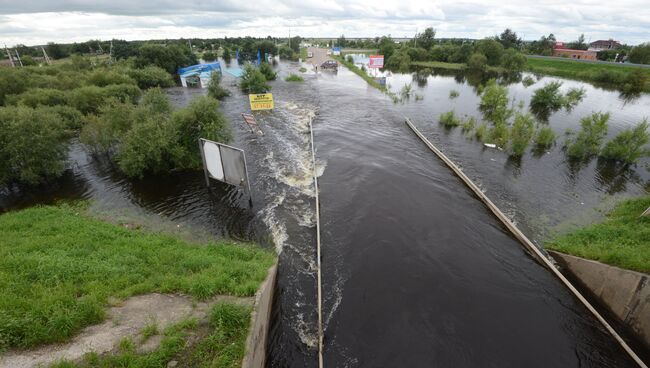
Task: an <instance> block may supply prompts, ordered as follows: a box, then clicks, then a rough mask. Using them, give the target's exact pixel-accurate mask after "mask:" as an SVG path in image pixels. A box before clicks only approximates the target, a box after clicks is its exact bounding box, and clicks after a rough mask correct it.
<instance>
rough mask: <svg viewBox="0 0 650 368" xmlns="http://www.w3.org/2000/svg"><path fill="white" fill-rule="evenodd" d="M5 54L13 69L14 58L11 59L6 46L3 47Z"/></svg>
mask: <svg viewBox="0 0 650 368" xmlns="http://www.w3.org/2000/svg"><path fill="white" fill-rule="evenodd" d="M5 52H6V53H7V57H8V58H9V62H10V63H11V66H12V67H13V68H15V67H16V64H14V58H13V57H11V51H9V49H8V48H7V45H5Z"/></svg>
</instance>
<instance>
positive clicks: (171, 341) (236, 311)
mask: <svg viewBox="0 0 650 368" xmlns="http://www.w3.org/2000/svg"><path fill="white" fill-rule="evenodd" d="M250 313H251V309H250V307H244V306H238V305H233V304H228V303H219V304H216V305H215V306H214V307H212V310H211V311H210V316H209V321H208V323H209V329H210V332H209V333H208V335H207V336H205V337H203V338H202V339H200V340H199V341H196V342H194V343H193V344H192V345H191V346H187V344H186V342H187V338H188V336H189V334H190V333H191V332H192V331H193V330H196V329H197V327H198V324H197V321H196V320H193V319H190V320H186V321H183V322H181V323H179V324H176V325H173V326H170V327H168V328H167V329H165V331H164V332H163V335H164V336H163V339H162V341H161V343H160V347H159V348H158V349H156V350H154V351H153V352H150V353H146V354H137V353H136V352H135V348H134V345H133V343H132V342H125V343H123V344H122V343H121V344H120V351H119V352H118V353H116V354H110V355H103V356H100V355H97V354H94V353H91V354H88V355H86V356H85V358H84V360H83V361H82V362H79V363H73V362H68V361H62V362H59V363H57V364H55V365H54V366H53V367H52V368H113V367H129V368H165V367H166V366H167V363H168V362H169V361H171V360H177V362H178V366H179V367H214V368H234V367H240V366H241V361H242V359H243V358H244V354H245V344H246V336H247V335H248V327H249V323H250Z"/></svg>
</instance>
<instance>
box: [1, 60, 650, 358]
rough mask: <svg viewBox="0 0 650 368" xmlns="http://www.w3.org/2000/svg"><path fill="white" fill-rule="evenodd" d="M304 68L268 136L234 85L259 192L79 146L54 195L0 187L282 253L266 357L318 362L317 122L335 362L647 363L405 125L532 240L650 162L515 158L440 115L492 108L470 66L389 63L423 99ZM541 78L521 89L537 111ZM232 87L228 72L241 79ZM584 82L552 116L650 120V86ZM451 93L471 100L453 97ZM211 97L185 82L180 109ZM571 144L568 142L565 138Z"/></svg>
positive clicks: (555, 122) (641, 186)
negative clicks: (407, 69) (139, 175)
mask: <svg viewBox="0 0 650 368" xmlns="http://www.w3.org/2000/svg"><path fill="white" fill-rule="evenodd" d="M299 67H300V65H298V64H296V63H293V64H283V63H282V64H280V65H279V67H278V69H279V71H280V76H279V78H278V81H276V82H273V83H272V85H273V90H272V92H273V94H274V98H275V101H276V110H274V111H273V112H270V113H268V112H267V113H259V114H257V118H258V121H259V122H260V123H261V126H262V129H263V130H264V132H265V134H264V136H257V135H253V134H251V133H249V132H248V130H247V129H246V128H245V127H244V126H243V125H242V123H241V118H240V116H239V114H240V113H241V112H247V111H248V101H247V98H246V96H244V95H242V94H241V93H240V92H239V91H238V90H237V88H235V87H233V86H229V89H230V90H231V91H232V92H233V96H232V97H230V98H228V99H226V101H225V102H224V103H223V104H222V106H223V109H224V112H225V113H226V115H227V116H229V117H230V119H231V121H232V122H233V129H234V130H235V136H236V138H235V141H234V142H231V144H232V145H234V146H237V147H240V148H243V149H244V150H245V151H246V156H247V161H248V166H249V173H250V176H251V182H252V186H253V187H252V200H253V206H252V207H249V205H248V194H247V193H245V192H243V191H241V190H237V189H236V188H233V187H230V186H227V185H222V184H219V183H213V184H212V186H211V188H210V189H207V188H206V187H205V182H204V177H203V173H201V172H178V173H174V174H172V175H168V176H161V177H149V178H147V179H143V180H130V179H126V178H124V177H123V176H122V175H120V174H119V173H118V172H117V171H116V170H115V169H114V168H113V167H112V166H111V165H110V164H108V163H106V162H104V161H103V160H99V159H98V158H92V157H90V156H89V155H88V154H87V153H86V151H85V150H84V149H83V147H81V146H80V145H79V144H74V145H73V146H72V149H71V153H70V164H69V170H68V171H67V173H66V175H65V176H64V178H63V179H62V180H60V181H58V182H57V183H53V185H51V186H50V187H49V189H48V190H45V189H42V188H40V189H32V190H26V191H21V190H18V189H14V190H12V191H5V192H2V193H0V210H9V209H14V208H20V207H25V206H28V205H32V204H35V203H48V202H52V201H53V200H56V199H67V198H70V199H78V198H84V199H92V200H93V203H94V204H93V205H92V206H93V209H95V210H97V211H98V212H100V213H103V212H107V213H109V214H112V216H113V217H115V216H117V217H118V218H123V219H124V221H130V220H133V219H137V220H134V221H143V219H146V220H147V221H148V225H150V226H153V227H158V228H161V229H166V230H168V229H169V228H171V229H174V230H176V229H187V231H188V232H190V233H192V234H200V233H204V234H205V236H206V237H215V236H216V237H234V238H236V239H241V240H253V241H257V242H260V243H261V244H263V245H264V246H267V247H275V249H276V251H277V252H278V253H279V271H278V284H277V287H276V291H277V292H276V296H275V301H274V308H273V315H272V316H273V325H272V326H271V338H270V341H269V346H268V347H269V355H268V366H271V367H310V366H311V367H313V366H316V346H317V336H316V331H317V326H316V321H317V319H316V273H315V272H316V269H315V263H316V262H315V261H316V259H315V241H314V240H315V224H314V193H313V183H312V177H311V174H312V170H313V167H312V162H311V156H310V151H309V134H308V133H309V131H308V123H309V120H310V119H312V118H313V125H314V136H315V141H316V142H315V144H316V150H317V152H316V155H317V160H318V162H317V172H318V173H319V175H320V179H319V180H320V183H319V184H320V200H321V228H322V244H323V246H322V252H323V259H322V264H323V269H322V273H323V293H324V297H325V300H324V310H323V312H324V317H325V340H324V344H325V365H326V366H328V367H394V366H405V367H420V366H422V367H424V366H426V367H431V366H438V367H449V366H453V367H475V366H488V367H489V366H494V367H520V366H531V367H537V366H539V367H578V366H580V367H626V366H633V365H632V363H631V361H630V360H629V358H628V357H627V356H626V355H625V353H624V352H623V351H622V350H621V349H620V348H619V346H618V345H617V344H616V342H615V341H614V340H613V338H611V337H610V336H609V335H608V334H607V333H606V332H605V331H604V330H603V328H602V327H601V326H600V325H599V324H598V323H597V322H596V321H595V320H594V318H592V317H591V316H590V315H589V314H588V313H587V311H586V310H585V309H584V307H582V306H581V305H580V304H579V303H578V302H577V301H576V300H575V299H574V298H573V297H572V296H571V295H570V294H569V292H568V291H567V290H566V289H565V288H564V287H563V286H562V285H561V284H560V283H559V281H557V280H556V279H555V278H554V277H553V276H552V275H551V273H550V272H548V271H547V270H546V269H544V267H543V266H541V265H540V264H539V263H537V261H535V259H534V258H533V257H532V256H531V255H529V254H528V253H527V252H526V251H525V250H524V248H523V247H522V246H521V245H520V244H519V243H518V242H517V241H516V240H515V239H513V238H512V237H511V236H510V235H509V233H508V232H507V231H506V230H505V229H504V228H503V226H502V225H501V224H500V223H499V222H498V221H497V220H496V219H495V218H494V217H493V216H492V215H491V213H490V212H489V211H488V210H487V209H486V208H485V207H484V206H483V205H482V204H481V203H480V202H479V200H478V199H476V198H475V197H474V196H473V195H472V193H471V192H470V191H469V190H468V189H466V188H465V186H464V185H462V183H461V182H460V180H459V179H457V178H456V177H454V176H453V175H452V173H451V172H450V171H449V170H448V169H447V168H446V167H445V166H444V165H443V164H442V163H441V162H440V161H438V160H437V158H436V157H435V156H434V155H433V154H432V153H431V152H430V151H428V149H427V148H426V147H425V146H424V145H423V144H422V143H421V142H420V141H419V140H418V139H417V138H416V137H415V135H413V133H412V132H410V130H409V129H408V128H407V127H406V126H405V125H404V116H409V117H410V118H411V119H412V120H413V121H414V123H415V124H416V125H417V126H418V128H419V129H421V131H423V133H424V134H425V135H426V136H427V137H428V138H429V139H430V140H431V141H432V142H433V143H434V144H436V145H437V146H438V147H439V148H441V149H442V150H443V151H444V152H445V153H446V154H447V155H448V156H449V157H450V158H451V159H452V160H454V161H455V162H457V163H458V164H459V165H460V166H462V167H463V170H464V171H465V172H466V173H467V174H468V175H469V176H470V177H471V178H472V179H473V180H475V181H476V182H477V183H478V184H479V185H480V186H481V187H482V188H483V189H484V190H485V191H486V192H487V194H488V196H490V198H491V199H492V200H493V201H495V202H496V204H497V205H498V206H499V207H500V208H501V209H502V210H504V212H506V213H507V214H508V215H510V216H511V217H512V218H513V219H514V220H515V222H516V223H517V224H518V226H519V227H520V228H521V229H522V230H523V231H524V232H525V233H526V234H527V235H528V236H529V237H531V238H532V239H533V240H535V241H536V242H538V243H541V242H542V241H543V240H544V239H545V238H546V237H547V236H548V235H549V234H552V232H554V231H557V230H562V229H564V228H567V227H570V226H575V225H576V224H578V225H579V224H584V223H586V222H588V221H589V220H592V219H594V218H598V217H599V216H602V215H601V214H600V212H599V211H598V210H601V209H602V208H604V207H605V208H606V207H607V206H610V205H611V203H613V202H614V200H615V199H618V198H620V197H626V196H633V195H638V194H641V193H643V192H644V191H645V188H646V187H647V185H648V184H647V183H648V181H649V180H650V174H649V173H648V170H647V169H646V167H645V165H647V163H648V161H644V162H642V163H641V164H640V165H637V166H636V167H633V168H628V169H621V168H611V167H610V166H608V165H605V164H603V163H599V162H597V161H596V160H594V161H592V162H590V163H589V164H587V165H585V166H584V167H578V168H576V167H572V166H571V165H569V164H568V163H567V162H566V160H565V159H564V155H563V153H562V150H561V148H560V147H559V145H558V146H556V147H554V148H553V149H551V150H550V152H545V153H543V154H541V155H540V154H533V153H530V154H527V155H525V156H524V157H523V158H522V159H521V160H520V161H517V162H513V161H512V160H510V159H509V158H508V157H507V155H506V154H505V153H504V152H502V151H498V150H493V149H486V148H484V147H483V146H482V145H481V144H480V143H478V142H476V141H472V140H470V139H467V138H465V137H464V136H463V135H462V134H461V133H460V129H457V130H452V131H447V130H445V129H443V128H442V127H440V126H439V125H438V123H437V117H438V115H439V114H440V113H442V112H446V111H448V110H450V109H454V110H455V111H456V112H457V113H459V114H461V115H464V114H467V115H474V116H476V117H477V118H479V117H480V115H479V113H478V110H477V106H478V101H479V98H478V97H477V95H476V85H477V83H479V82H480V81H482V80H484V78H473V77H471V76H470V77H469V78H468V77H467V76H464V75H462V74H455V73H447V72H441V73H443V74H437V73H433V74H431V73H422V72H420V73H406V74H390V75H389V76H388V82H389V84H390V85H391V86H392V88H393V89H395V90H399V89H400V88H401V87H402V85H403V84H406V83H412V86H413V90H414V93H417V94H419V95H421V96H422V99H421V100H418V101H416V100H415V98H414V97H412V98H411V100H410V101H407V102H405V103H403V104H402V103H400V104H393V102H392V101H391V100H390V99H388V98H387V97H386V96H384V95H383V94H382V93H380V92H379V91H377V90H375V89H373V88H370V87H368V86H367V85H366V83H365V82H364V81H362V80H361V79H360V78H359V77H357V76H355V75H354V74H352V73H351V72H349V71H347V70H346V69H344V68H341V69H340V70H339V71H338V73H336V74H333V73H321V74H318V75H315V74H313V73H311V72H309V73H307V74H306V75H305V82H304V83H286V82H284V81H283V79H284V77H285V76H286V75H287V74H288V73H289V72H294V73H297V69H298V68H299ZM550 80H553V78H547V77H545V78H542V79H541V80H539V81H537V83H536V84H535V85H533V86H531V87H528V88H525V87H523V85H521V83H519V82H515V83H512V84H510V85H509V90H510V93H511V96H516V98H517V100H524V103H525V104H527V103H528V101H529V99H530V96H531V94H532V91H533V90H534V89H535V88H537V87H539V86H542V85H543V84H545V83H546V82H547V81H550ZM232 82H233V79H232V77H230V76H229V75H227V74H226V75H225V76H224V83H225V84H226V85H227V86H228V85H229V84H230V83H232ZM573 85H580V86H583V87H584V88H585V89H586V90H587V96H586V97H585V100H584V101H583V102H582V103H581V104H580V105H579V106H578V107H576V108H575V109H573V110H572V111H571V112H564V111H562V112H558V113H555V114H553V115H551V116H550V118H549V122H548V123H549V124H550V125H551V126H552V127H553V128H554V129H555V130H556V131H557V132H558V133H560V134H561V133H563V131H564V130H565V129H567V128H576V127H577V126H578V121H579V118H580V117H582V116H584V115H586V114H589V113H591V112H592V111H599V110H602V111H610V112H612V120H611V124H610V126H611V131H610V133H611V135H613V134H615V132H616V131H618V130H620V129H621V128H622V127H625V126H630V125H631V124H634V123H636V122H638V121H640V120H641V119H642V118H643V116H644V114H648V112H649V111H650V97H648V96H643V97H641V98H638V99H636V100H631V101H630V100H624V99H621V98H619V96H618V93H616V92H611V91H606V90H602V89H598V88H595V87H592V86H590V85H586V84H582V83H577V82H571V81H566V82H565V86H564V87H567V88H568V87H570V86H573ZM451 89H455V90H458V91H459V92H460V96H459V97H458V98H456V99H454V100H450V99H449V98H448V95H449V91H450V90H451ZM197 93H204V92H203V91H200V90H187V89H182V88H172V89H170V90H169V95H170V96H171V98H172V101H174V103H175V104H176V105H177V106H183V105H185V104H187V103H188V102H189V100H190V99H191V98H192V96H193V95H194V94H197ZM562 139H563V138H562V137H561V138H560V141H561V140H562Z"/></svg>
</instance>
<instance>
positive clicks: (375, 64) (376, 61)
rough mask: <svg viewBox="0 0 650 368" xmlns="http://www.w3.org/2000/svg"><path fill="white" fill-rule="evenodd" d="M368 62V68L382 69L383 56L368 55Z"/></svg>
mask: <svg viewBox="0 0 650 368" xmlns="http://www.w3.org/2000/svg"><path fill="white" fill-rule="evenodd" d="M369 58H370V62H369V63H368V68H383V67H384V55H370V57H369Z"/></svg>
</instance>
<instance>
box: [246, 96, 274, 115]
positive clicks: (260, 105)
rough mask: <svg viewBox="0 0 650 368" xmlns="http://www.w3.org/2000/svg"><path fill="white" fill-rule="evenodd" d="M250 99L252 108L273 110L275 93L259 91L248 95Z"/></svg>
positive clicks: (254, 109) (255, 109)
mask: <svg viewBox="0 0 650 368" xmlns="http://www.w3.org/2000/svg"><path fill="white" fill-rule="evenodd" d="M248 100H249V101H250V103H251V110H253V111H257V110H273V107H274V106H273V94H272V93H259V94H252V95H248Z"/></svg>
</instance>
